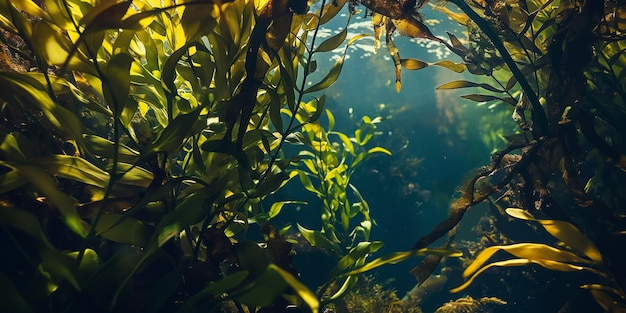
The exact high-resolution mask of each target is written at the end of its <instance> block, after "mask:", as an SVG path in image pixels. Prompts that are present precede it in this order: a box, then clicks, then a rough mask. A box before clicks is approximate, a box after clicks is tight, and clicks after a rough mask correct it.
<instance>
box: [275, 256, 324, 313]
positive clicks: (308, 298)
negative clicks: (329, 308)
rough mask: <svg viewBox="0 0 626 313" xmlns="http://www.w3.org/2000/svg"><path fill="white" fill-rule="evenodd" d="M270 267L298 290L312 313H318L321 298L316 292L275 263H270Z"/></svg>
mask: <svg viewBox="0 0 626 313" xmlns="http://www.w3.org/2000/svg"><path fill="white" fill-rule="evenodd" d="M268 268H269V269H271V270H274V271H276V272H277V273H278V274H279V275H280V277H281V278H282V279H283V280H284V281H285V282H286V283H287V285H289V286H290V287H291V288H292V289H293V290H295V291H296V293H297V294H298V296H300V298H302V301H304V303H306V304H307V305H308V306H309V308H310V309H311V312H312V313H317V312H318V310H319V306H320V304H319V300H318V299H317V297H316V296H315V294H314V293H313V292H312V291H311V290H310V289H309V288H307V287H306V285H304V284H303V283H302V282H300V281H299V280H298V279H297V278H296V277H294V276H293V275H291V274H290V273H289V272H287V271H285V270H283V269H282V268H280V267H278V266H277V265H275V264H270V265H269V267H268Z"/></svg>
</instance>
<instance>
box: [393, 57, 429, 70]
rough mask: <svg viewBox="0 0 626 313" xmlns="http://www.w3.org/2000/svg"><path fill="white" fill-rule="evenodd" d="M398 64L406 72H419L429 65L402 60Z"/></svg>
mask: <svg viewBox="0 0 626 313" xmlns="http://www.w3.org/2000/svg"><path fill="white" fill-rule="evenodd" d="M400 64H402V67H404V68H405V69H407V70H419V69H423V68H425V67H427V66H428V65H429V64H428V63H426V62H424V61H421V60H418V59H410V58H409V59H402V60H400Z"/></svg>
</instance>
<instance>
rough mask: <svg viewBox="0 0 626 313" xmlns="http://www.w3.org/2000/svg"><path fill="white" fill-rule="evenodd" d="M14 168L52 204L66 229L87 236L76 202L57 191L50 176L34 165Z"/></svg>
mask: <svg viewBox="0 0 626 313" xmlns="http://www.w3.org/2000/svg"><path fill="white" fill-rule="evenodd" d="M15 168H16V169H17V171H18V172H19V173H20V175H21V176H22V177H24V178H25V179H26V180H28V181H29V182H30V183H31V184H33V186H35V187H36V188H37V189H38V190H39V191H40V192H41V193H42V194H44V195H45V196H46V197H47V198H48V199H49V200H50V202H51V203H52V204H54V206H55V207H56V208H57V209H58V210H59V212H60V213H61V219H62V220H63V222H64V223H65V225H67V227H69V228H70V229H71V230H72V231H73V232H75V233H76V234H78V235H80V236H81V237H83V238H84V237H86V236H87V231H88V227H87V225H86V224H85V223H84V222H83V221H82V220H81V219H80V216H79V215H78V210H77V209H76V205H77V204H78V202H77V201H76V199H74V198H72V197H71V196H70V195H68V194H66V193H64V192H63V191H61V189H59V186H58V185H57V182H56V180H55V179H54V177H53V176H52V175H50V174H49V173H47V172H46V171H45V170H44V169H43V168H40V167H38V166H35V165H16V166H15Z"/></svg>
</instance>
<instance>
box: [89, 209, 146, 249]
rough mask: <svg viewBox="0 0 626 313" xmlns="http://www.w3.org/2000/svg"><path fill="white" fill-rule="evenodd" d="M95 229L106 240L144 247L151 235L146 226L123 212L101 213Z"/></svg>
mask: <svg viewBox="0 0 626 313" xmlns="http://www.w3.org/2000/svg"><path fill="white" fill-rule="evenodd" d="M96 231H97V232H98V234H100V235H101V236H102V237H104V238H106V239H108V240H111V241H114V242H119V243H127V244H131V245H134V246H138V247H145V246H146V243H147V242H148V240H149V239H150V235H151V233H150V230H149V228H148V226H146V225H144V224H143V223H142V222H141V221H139V220H138V219H136V218H133V217H130V216H126V215H124V214H103V215H101V216H100V219H99V220H98V225H96Z"/></svg>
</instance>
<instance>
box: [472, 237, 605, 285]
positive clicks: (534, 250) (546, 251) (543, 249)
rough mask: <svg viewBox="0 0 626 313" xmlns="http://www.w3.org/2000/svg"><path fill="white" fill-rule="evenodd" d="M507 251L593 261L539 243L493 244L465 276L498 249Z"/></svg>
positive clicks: (543, 257) (545, 258) (542, 258)
mask: <svg viewBox="0 0 626 313" xmlns="http://www.w3.org/2000/svg"><path fill="white" fill-rule="evenodd" d="M499 250H503V251H506V252H508V253H510V254H512V255H514V256H516V257H518V258H521V259H529V260H535V261H557V262H569V263H587V264H589V263H593V262H591V261H589V260H587V259H583V258H581V257H579V256H577V255H575V254H574V253H571V252H569V251H565V250H560V249H556V248H553V247H550V246H548V245H544V244H538V243H517V244H512V245H508V246H492V247H488V248H486V249H484V250H483V251H481V252H480V254H478V256H477V257H476V259H475V260H474V261H473V262H472V264H470V265H469V266H468V267H467V268H466V269H465V271H464V272H463V277H468V276H470V275H472V274H473V273H474V272H476V271H477V270H478V269H479V268H480V267H481V266H483V264H485V263H486V262H487V260H488V259H489V258H490V257H491V256H493V255H494V254H495V253H496V252H497V251H499Z"/></svg>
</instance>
